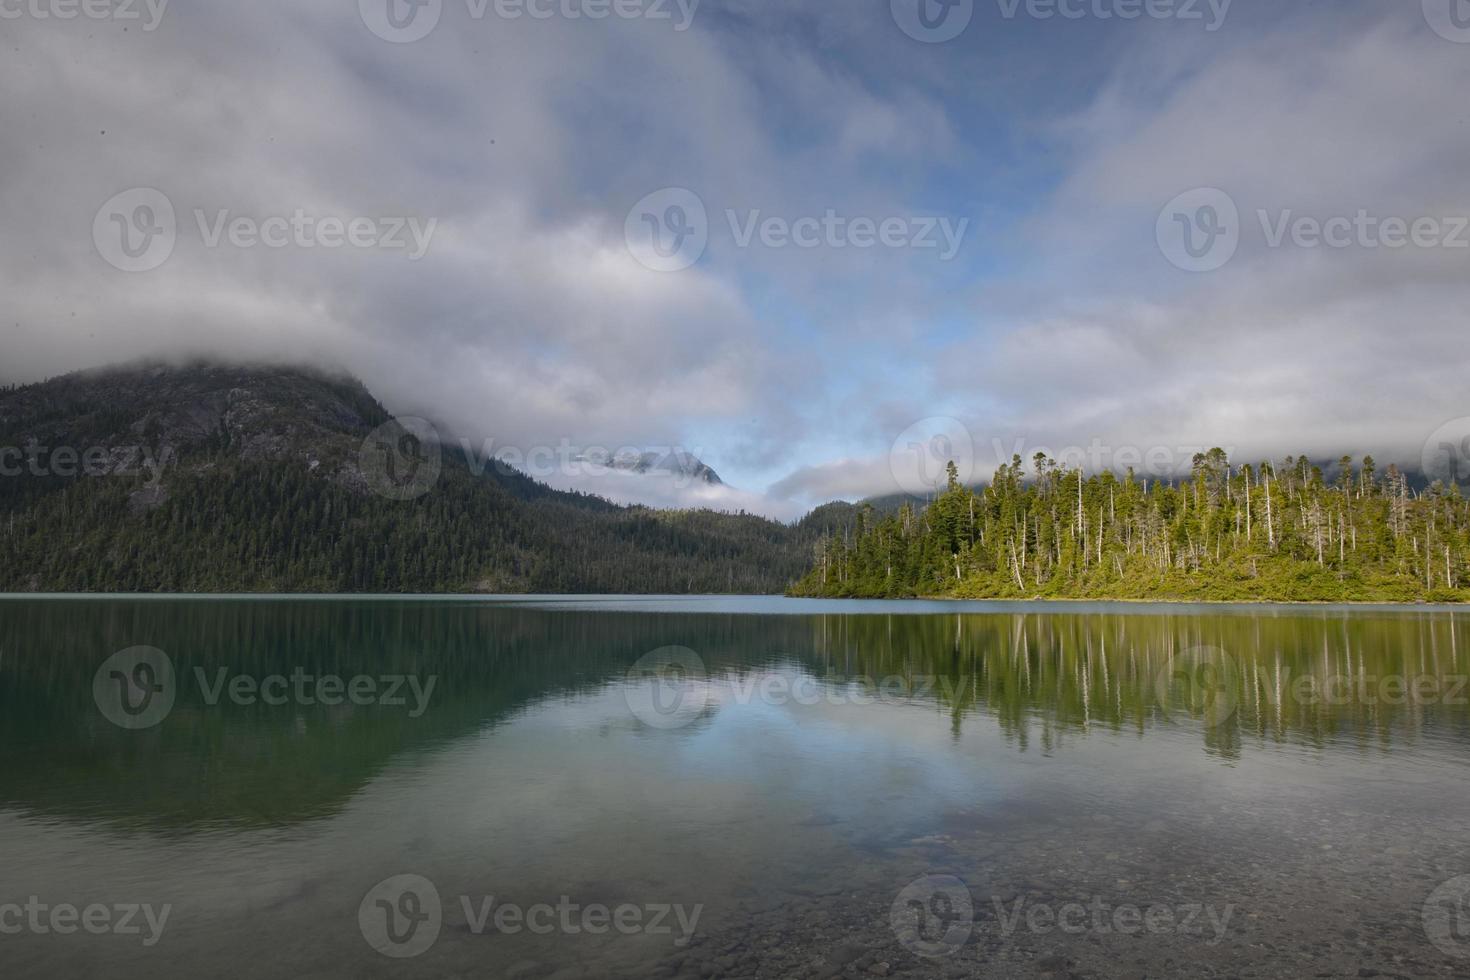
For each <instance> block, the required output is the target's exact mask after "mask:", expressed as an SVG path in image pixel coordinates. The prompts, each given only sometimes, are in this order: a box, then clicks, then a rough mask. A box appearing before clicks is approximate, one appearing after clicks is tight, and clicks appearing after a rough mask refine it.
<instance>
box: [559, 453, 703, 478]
mask: <svg viewBox="0 0 1470 980" xmlns="http://www.w3.org/2000/svg"><path fill="white" fill-rule="evenodd" d="M574 461H575V462H579V463H586V464H589V465H591V466H594V467H598V466H600V467H603V468H605V469H610V470H620V471H623V472H626V473H636V474H638V475H640V476H667V477H673V478H674V479H675V480H682V481H685V482H687V483H696V482H697V483H707V484H709V485H710V486H716V487H720V486H724V485H725V481H723V480H721V479H720V475H719V474H718V473H716V472H715V471H714V470H713V469H711V468H710V467H709V466H708V465H706V464H705V462H704V461H703V460H701V459H700V458H699V457H698V456H695V455H693V454H692V453H688V452H685V451H684V450H682V449H667V450H659V451H657V452H640V451H638V450H635V449H623V450H619V451H618V452H616V453H610V452H608V451H607V450H606V449H588V450H586V451H585V452H583V453H581V454H579V455H577V456H576V457H574Z"/></svg>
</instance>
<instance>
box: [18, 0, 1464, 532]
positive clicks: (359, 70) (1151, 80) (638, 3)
mask: <svg viewBox="0 0 1470 980" xmlns="http://www.w3.org/2000/svg"><path fill="white" fill-rule="evenodd" d="M0 44H3V49H4V58H0V89H3V91H4V92H5V93H6V95H7V97H6V98H5V99H3V100H0V208H3V212H4V214H5V215H6V220H5V221H4V222H3V223H0V284H3V307H0V381H4V382H26V381H34V380H40V379H42V378H45V377H49V376H54V375H57V374H62V373H65V372H68V371H73V370H78V369H83V368H90V367H96V366H100V365H105V364H110V363H115V362H120V361H129V360H135V359H138V358H154V357H165V358H182V357H195V356H208V357H215V358H223V359H230V360H243V361H265V362H270V363H310V364H317V365H323V366H327V367H331V368H340V369H342V370H345V371H349V372H351V373H353V374H355V375H357V376H358V377H360V378H361V379H362V380H363V381H364V382H365V383H366V384H367V385H368V386H369V387H370V388H371V389H372V390H373V392H374V393H375V394H377V395H378V396H379V398H380V399H382V400H383V401H384V403H385V404H386V405H387V406H388V408H389V409H390V410H391V411H393V412H394V413H396V414H400V415H405V416H417V417H423V418H427V419H431V420H432V421H433V422H434V424H435V426H436V427H437V428H438V429H440V430H441V432H442V433H443V434H444V435H445V436H446V438H447V439H449V440H451V441H458V440H468V442H469V444H470V445H472V446H473V447H475V448H476V449H477V450H478V451H485V450H486V449H487V448H488V449H490V450H492V451H494V452H496V453H499V452H502V451H506V450H509V451H510V452H511V453H512V455H519V456H521V457H522V458H530V457H538V458H541V459H547V458H552V459H555V460H558V462H555V463H553V464H551V465H548V466H545V467H543V468H542V469H541V470H540V471H537V470H533V475H536V476H538V477H540V478H543V479H546V480H547V481H548V482H550V483H553V484H554V485H562V486H569V487H578V488H582V489H592V490H596V491H598V492H603V493H606V494H608V495H609V496H613V497H615V498H618V499H624V500H638V501H642V502H648V503H655V504H661V505H675V506H713V507H718V508H724V509H735V508H744V509H747V510H752V511H757V512H760V513H764V514H768V515H771V516H774V517H778V518H781V519H793V518H795V517H798V516H800V515H801V514H802V513H804V512H805V511H806V510H808V509H810V508H811V507H812V506H814V505H817V504H820V503H822V502H824V501H827V500H831V499H837V498H844V499H857V498H860V497H863V496H867V495H872V494H884V493H892V492H895V491H897V490H909V491H911V492H912V491H914V490H922V489H924V487H925V486H926V485H927V484H928V483H929V482H932V480H933V479H934V478H935V474H936V472H937V464H938V461H939V460H941V459H948V458H955V459H956V460H957V461H958V463H959V466H960V469H961V472H962V475H963V476H965V477H966V478H967V479H972V480H975V481H983V480H985V479H987V478H988V477H989V476H990V474H991V472H992V471H993V469H994V467H995V465H996V463H997V460H998V459H999V460H1005V459H1009V457H1010V456H1011V455H1012V454H1013V453H1014V454H1017V455H1021V456H1022V457H1023V458H1025V459H1027V460H1029V459H1030V457H1031V455H1032V454H1033V453H1035V452H1037V451H1049V452H1050V453H1051V454H1052V455H1054V456H1060V457H1062V458H1063V460H1064V461H1065V462H1068V463H1070V464H1074V465H1081V466H1083V467H1084V468H1087V469H1089V470H1097V469H1100V468H1104V467H1111V468H1115V469H1122V468H1126V467H1127V466H1135V468H1136V469H1138V470H1139V471H1140V472H1142V473H1145V474H1150V473H1151V474H1153V475H1155V476H1163V475H1166V474H1167V473H1168V472H1171V471H1173V470H1177V469H1180V468H1183V467H1187V466H1188V462H1189V458H1190V457H1191V456H1192V455H1193V453H1194V452H1195V451H1198V450H1200V449H1205V448H1209V447H1213V446H1221V447H1224V448H1226V449H1228V450H1229V452H1230V453H1231V456H1232V458H1233V459H1236V460H1238V461H1247V460H1259V459H1265V458H1273V459H1280V458H1282V457H1284V456H1286V455H1289V454H1297V453H1308V454H1310V455H1312V456H1313V458H1317V459H1336V458H1337V457H1338V456H1340V455H1343V454H1345V453H1352V454H1358V455H1360V454H1362V453H1365V452H1372V453H1374V454H1375V455H1376V456H1378V458H1379V459H1380V461H1383V460H1398V461H1401V462H1404V463H1406V464H1416V463H1419V462H1420V461H1421V460H1425V459H1426V457H1428V456H1432V455H1434V454H1435V453H1449V454H1451V455H1455V454H1459V455H1458V456H1457V457H1456V458H1460V459H1464V460H1467V461H1470V419H1467V416H1470V403H1467V398H1466V390H1467V385H1466V373H1467V368H1470V344H1467V343H1466V340H1465V334H1466V329H1465V328H1466V322H1467V310H1470V229H1467V227H1466V226H1467V224H1470V221H1467V218H1466V216H1470V177H1467V171H1466V161H1467V160H1470V99H1467V98H1466V97H1465V93H1466V92H1470V2H1467V0H1422V2H1421V0H1391V2H1390V0H1361V2H1358V0H1334V2H1332V3H1296V2H1280V0H1234V2H1226V0H848V2H838V3H833V2H830V0H827V2H817V0H811V2H808V0H790V2H774V0H700V2H695V0H682V2H680V0H483V2H482V0H412V2H410V0H317V2H312V3H302V2H299V0H255V2H252V3H249V4H241V3H224V2H217V0H197V2H191V3H189V4H184V3H177V2H176V3H172V4H170V3H166V2H163V0H0ZM565 447H577V448H585V447H601V448H606V449H608V450H609V451H613V452H615V451H617V450H618V449H620V448H624V447H632V448H639V449H644V450H654V451H657V450H659V449H661V448H666V447H681V448H683V449H685V450H687V451H689V452H692V453H694V454H695V455H697V456H699V457H700V458H701V459H703V460H704V461H705V462H707V463H708V464H709V465H710V466H712V467H713V468H714V469H715V470H716V471H718V473H719V474H720V475H721V477H722V478H723V479H724V481H725V483H726V484H727V485H726V486H724V487H709V486H706V485H703V484H698V483H692V482H691V481H688V480H683V479H657V478H647V477H645V478H636V479H634V478H625V477H620V476H617V475H614V474H597V473H588V472H583V471H580V470H578V468H577V467H576V466H575V465H573V464H568V463H566V462H562V460H566V459H570V458H572V455H574V454H569V453H567V452H566V451H565ZM1380 465H1381V464H1380Z"/></svg>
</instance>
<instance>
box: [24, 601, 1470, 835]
mask: <svg viewBox="0 0 1470 980" xmlns="http://www.w3.org/2000/svg"><path fill="white" fill-rule="evenodd" d="M1465 625H1466V623H1465V622H1464V621H1461V620H1457V619H1456V618H1454V617H1452V616H1449V615H1445V614H1441V613H1430V612H1425V613H1395V614H1387V613H1373V612H1356V613H1351V614H1342V613H1339V612H1329V611H1290V612H1286V611H1276V610H1259V611H1253V612H1252V613H1251V614H1243V613H1218V614H1216V613H1207V614H1204V615H1195V614H1189V615H1177V616H1176V615H1167V614H1161V615H1145V614H1133V613H1124V614H1100V613H1095V612H1086V613H1084V612H1077V613H1071V612H1067V611H1062V612H1048V613H1044V614H1043V613H1034V612H1025V613H1015V614H1009V613H1008V614H986V615H974V614H961V615H923V616H918V615H851V616H848V615H823V616H752V615H729V614H684V613H677V614H657V615H650V614H647V613H638V612H616V613H615V612H592V611H587V612H583V611H568V610H541V609H535V608H525V607H521V608H510V607H506V606H503V605H485V604H477V603H469V602H455V601H439V600H424V601H408V602H399V601H393V602H387V601H385V602H373V601H332V600H312V601H276V600H252V601H209V602H192V601H182V602H181V601H172V600H146V601H137V600H89V601H85V602H83V601H71V600H66V601H47V600H25V601H7V602H4V603H0V803H3V804H9V805H13V806H16V807H19V808H22V809H24V810H27V811H34V812H42V813H55V814H61V815H69V816H73V817H77V816H84V817H86V818H88V819H105V820H108V821H110V822H114V823H118V824H123V825H128V824H135V825H140V826H141V825H144V824H147V825H149V826H154V827H160V828H165V829H166V828H174V829H184V828H202V827H207V826H209V825H212V824H219V825H227V826H239V825H259V826H273V825H283V824H292V823H297V822H300V821H303V820H307V819H311V818H313V817H316V816H321V815H323V814H328V813H331V812H334V811H335V810H337V809H339V808H340V807H341V806H342V805H343V804H344V803H345V802H346V801H347V800H348V799H349V798H350V797H351V796H352V795H353V794H354V793H355V792H357V791H358V790H359V789H361V787H362V786H364V785H365V784H366V783H367V782H368V781H370V780H371V779H373V778H374V777H375V776H377V775H378V774H379V773H381V772H382V771H383V769H384V768H385V767H386V766H387V765H388V764H389V763H390V762H391V761H392V760H393V759H395V758H398V757H401V756H403V754H404V753H410V752H424V751H427V750H430V749H432V748H434V747H436V746H438V745H441V744H444V743H446V742H448V741H451V740H454V739H458V738H462V737H464V736H465V735H467V734H472V733H474V732H476V731H478V730H480V729H482V728H485V727H486V726H493V725H496V724H500V723H502V722H503V721H505V720H506V719H507V718H508V717H511V716H513V715H514V714H515V713H516V712H518V711H521V710H523V709H525V708H526V707H527V706H530V705H534V704H536V703H538V702H541V701H547V700H555V699H559V698H566V697H575V696H578V695H583V694H593V693H597V692H600V691H603V690H605V689H606V688H607V686H608V685H609V684H610V683H620V682H621V681H622V680H623V679H624V677H625V674H626V671H627V670H628V668H629V667H630V666H631V665H632V664H634V663H635V662H636V661H637V660H638V659H639V658H640V657H642V656H643V655H644V654H646V653H648V652H649V651H651V650H655V649H657V648H660V647H666V646H686V647H689V648H691V649H693V650H695V651H697V652H698V653H699V655H700V656H701V657H702V658H703V659H704V661H705V662H706V663H707V664H708V665H709V666H710V669H711V671H712V672H714V673H717V674H719V673H723V672H727V671H733V672H735V673H737V674H746V675H749V674H751V673H755V672H760V671H763V670H767V669H771V668H773V667H779V666H781V665H788V666H789V665H790V664H792V663H793V661H794V662H795V663H797V664H799V665H800V666H801V667H802V668H803V669H805V670H807V671H809V672H810V673H811V674H812V675H814V676H815V677H818V678H821V679H823V680H834V681H841V680H843V679H849V680H851V679H858V678H861V679H869V680H873V681H878V680H882V679H885V678H903V679H906V682H907V686H908V689H909V690H910V691H912V692H913V694H912V695H911V696H913V697H915V698H919V699H930V700H932V701H934V702H936V703H940V704H943V705H945V706H946V708H947V709H948V711H949V712H950V714H951V717H952V725H953V727H954V731H955V732H956V734H958V732H959V730H960V728H961V726H962V725H963V724H964V723H966V722H967V721H969V720H970V719H971V718H972V717H973V716H975V715H981V716H986V715H988V716H993V717H994V718H995V719H996V720H997V722H998V723H999V724H1000V726H1001V728H1002V730H1003V731H1004V732H1005V733H1006V734H1007V736H1008V737H1009V738H1010V739H1011V740H1012V741H1013V742H1014V743H1015V744H1016V745H1017V747H1018V748H1020V749H1023V750H1024V749H1028V748H1030V747H1032V745H1033V744H1036V745H1038V746H1039V747H1040V748H1041V749H1042V750H1043V751H1053V750H1057V749H1059V748H1061V747H1064V745H1065V743H1066V741H1067V740H1068V739H1070V738H1076V737H1080V736H1083V735H1085V734H1086V733H1087V732H1089V731H1093V730H1096V729H1097V728H1098V727H1099V726H1101V727H1102V728H1104V729H1106V730H1109V731H1114V732H1123V731H1125V730H1127V731H1131V732H1134V733H1137V734H1139V735H1142V734H1143V733H1144V732H1146V731H1148V730H1150V729H1153V728H1158V727H1161V726H1192V728H1193V729H1197V730H1201V731H1202V736H1201V737H1202V738H1203V740H1204V744H1205V746H1206V748H1207V749H1208V750H1209V751H1212V752H1217V753H1219V754H1222V755H1225V756H1227V757H1229V756H1235V755H1237V754H1238V753H1239V752H1240V751H1241V748H1242V745H1243V744H1247V740H1249V739H1272V740H1275V741H1284V740H1288V739H1295V740H1299V741H1304V742H1306V743H1309V744H1321V743H1324V742H1326V741H1327V740H1328V739H1331V738H1335V737H1336V738H1347V737H1351V738H1355V739H1356V740H1357V742H1358V743H1359V744H1361V745H1363V746H1370V745H1374V744H1382V745H1387V744H1389V742H1390V739H1391V738H1392V739H1400V740H1402V739H1414V738H1416V737H1418V735H1419V733H1420V732H1421V731H1424V730H1428V729H1430V728H1437V729H1439V730H1445V729H1453V732H1454V734H1455V735H1457V736H1459V737H1466V738H1470V728H1467V725H1466V719H1467V716H1470V709H1467V708H1466V707H1465V706H1464V704H1463V699H1465V698H1470V691H1466V690H1463V689H1461V690H1459V691H1458V692H1452V691H1451V687H1450V684H1449V683H1448V681H1449V679H1451V678H1453V677H1455V676H1457V675H1459V676H1463V675H1464V674H1466V673H1467V672H1470V664H1467V663H1466V661H1465V659H1464V657H1463V655H1462V654H1461V651H1460V650H1459V646H1458V630H1460V629H1462V628H1463V627H1464V626H1465ZM137 645H149V646H155V647H158V648H160V649H162V650H164V651H166V652H167V653H168V654H169V656H170V657H171V658H172V659H173V662H174V666H175V669H176V672H177V674H178V676H179V678H180V686H179V696H178V699H177V702H176V705H175V707H174V710H173V712H172V713H171V714H170V715H169V717H168V718H167V719H166V720H165V721H164V723H163V724H162V725H160V726H159V727H157V728H155V729H152V730H149V731H144V732H125V731H122V730H121V729H118V728H115V727H113V726H112V725H111V724H110V723H108V722H107V721H106V720H105V719H104V718H103V717H102V716H101V714H100V713H99V711H98V710H97V707H96V705H95V704H94V702H93V701H92V678H93V674H94V672H95V671H96V669H97V667H98V666H99V665H100V664H101V663H102V661H103V660H105V659H106V658H107V657H108V656H109V655H110V654H112V653H114V652H116V651H118V650H121V649H123V648H125V647H130V646H137ZM1201 647H1213V648H1218V649H1219V650H1221V651H1225V652H1226V653H1228V654H1229V656H1230V658H1231V663H1233V664H1234V665H1235V667H1236V668H1237V669H1235V670H1234V671H1233V672H1229V673H1226V674H1224V675H1219V676H1223V677H1225V678H1226V679H1227V681H1228V683H1227V684H1226V685H1225V686H1226V687H1227V688H1228V691H1229V695H1230V699H1231V707H1232V709H1233V710H1231V711H1230V712H1228V713H1226V714H1224V716H1223V717H1214V718H1213V719H1212V720H1214V721H1215V722H1216V723H1215V724H1208V725H1207V724H1204V722H1205V721H1206V719H1207V718H1210V717H1212V716H1211V715H1210V712H1211V711H1212V710H1214V709H1215V708H1216V707H1217V705H1215V704H1214V703H1213V702H1212V701H1211V700H1210V697H1209V696H1203V697H1202V696H1200V692H1199V691H1193V692H1192V691H1191V690H1190V688H1189V684H1188V683H1187V682H1186V683H1180V682H1179V681H1178V678H1175V677H1174V672H1175V671H1176V669H1177V668H1179V667H1180V666H1181V665H1188V664H1190V663H1191V662H1192V661H1190V659H1189V658H1190V656H1191V654H1190V651H1194V650H1196V649H1198V648H1201ZM196 667H198V668H202V669H204V671H205V672H206V674H207V675H208V676H209V678H210V679H211V682H213V680H214V678H215V676H216V672H217V671H218V669H219V668H220V667H228V668H230V672H231V675H235V674H245V675H250V676H253V677H256V678H261V677H264V676H267V675H271V674H285V675H288V676H289V675H290V674H291V673H292V671H294V670H296V669H297V668H300V669H301V670H303V671H305V672H306V673H308V674H312V675H317V676H320V675H324V674H330V675H336V676H340V677H343V678H351V677H354V676H358V675H367V676H374V677H380V676H383V675H388V674H413V675H416V676H418V677H420V678H427V677H429V676H436V677H437V678H438V682H437V685H436V687H435V688H434V691H433V697H432V700H431V702H430V704H429V707H428V710H427V712H426V713H425V714H424V715H423V716H422V717H420V718H417V719H415V718H411V717H409V709H408V708H407V707H387V706H371V707H360V706H352V705H341V706H336V707H328V706H323V705H307V706H301V705H296V704H294V703H293V704H291V705H288V706H283V707H272V706H268V705H263V704H258V705H254V706H241V705H236V704H233V703H231V702H229V701H228V700H227V699H226V700H223V701H221V702H220V703H219V704H218V705H216V706H209V705H207V704H205V703H204V700H203V697H202V696H201V695H200V693H199V690H198V684H197V682H196V681H195V678H194V669H195V668H196ZM1161 675H1162V676H1163V677H1164V678H1165V680H1164V682H1163V683H1162V684H1161V683H1160V680H1159V678H1160V676H1161ZM1184 676H1185V678H1186V681H1187V680H1188V679H1189V678H1190V677H1191V676H1192V675H1190V674H1189V673H1188V672H1185V675H1184ZM1215 676H1216V675H1212V676H1211V677H1210V678H1206V682H1205V683H1206V686H1207V685H1208V684H1210V683H1215V680H1214V677H1215ZM1389 676H1401V677H1410V678H1413V677H1420V676H1431V677H1435V678H1440V679H1442V680H1445V681H1446V682H1447V683H1446V684H1445V685H1443V686H1442V687H1441V688H1440V690H1441V691H1442V692H1443V693H1444V694H1446V695H1448V694H1450V693H1458V695H1459V696H1460V698H1461V699H1462V702H1461V703H1460V704H1444V703H1428V704H1416V703H1405V704H1391V703H1387V702H1386V701H1384V700H1383V699H1378V700H1377V701H1376V703H1369V701H1368V700H1366V699H1364V698H1363V697H1362V696H1361V694H1362V689H1361V684H1360V683H1359V682H1360V681H1361V680H1362V679H1363V678H1382V677H1389ZM1303 677H1310V678H1313V679H1314V682H1315V683H1317V684H1318V685H1319V687H1318V690H1321V691H1326V690H1329V685H1331V684H1334V683H1336V684H1338V692H1339V693H1343V692H1345V695H1344V696H1342V697H1339V698H1336V699H1334V700H1333V701H1332V702H1331V703H1327V702H1315V703H1314V702H1307V701H1303V700H1301V699H1299V698H1297V697H1295V696H1294V689H1293V687H1292V684H1293V683H1294V682H1295V681H1297V680H1299V679H1300V678H1303ZM1374 690H1376V688H1374ZM1205 694H1206V695H1209V691H1208V690H1206V691H1205ZM1441 701H1443V698H1441ZM854 710H861V709H854ZM627 722H628V724H629V725H636V724H637V722H636V720H635V719H634V718H633V717H632V715H631V713H630V714H629V717H628V719H627Z"/></svg>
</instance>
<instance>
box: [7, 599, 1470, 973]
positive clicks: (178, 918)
mask: <svg viewBox="0 0 1470 980" xmlns="http://www.w3.org/2000/svg"><path fill="white" fill-rule="evenodd" d="M1467 676H1470V615H1466V614H1464V613H1459V612H1452V611H1449V610H1443V609H1432V608H1413V609H1400V608H1376V607H1375V608H1369V607H1363V608H1354V609H1345V608H1307V607H1291V608H1288V607H1209V608H1203V607H1185V606H1172V607H1155V606H1108V605H1036V604H998V603H991V604H985V603H964V604H949V603H883V602H855V603H839V602H816V601H798V600H785V599H652V600H650V599H632V598H629V599H607V598H596V599H539V598H532V599H515V600H511V599H490V600H481V599H476V600H446V599H354V600H344V599H256V598H240V599H230V598H223V599H163V598H147V599H132V598H107V599H81V598H10V599H0V869H3V874H0V975H3V976H5V977H62V976H94V975H95V976H108V977H124V978H127V977H150V978H151V977H159V976H174V975H177V976H215V977H278V976H303V977H329V976H353V977H409V978H412V977H441V976H465V977H470V976H474V977H520V978H533V977H552V976H555V977H558V978H562V977H604V976H639V977H642V976H655V977H682V976H688V977H708V976H771V977H778V976H779V977H784V976H811V977H831V976H863V977H867V976H885V975H886V976H899V975H911V976H954V977H963V976H982V975H983V976H1035V975H1054V976H1068V975H1070V974H1080V975H1093V976H1137V977H1143V976H1184V975H1195V976H1246V977H1302V976H1314V975H1315V976H1373V975H1379V974H1381V975H1385V976H1394V975H1397V976H1425V975H1430V976H1440V975H1442V976H1455V975H1458V976H1465V975H1467V974H1470V901H1467V896H1470V878H1461V876H1464V875H1470V690H1467V689H1466V687H1465V682H1466V678H1467Z"/></svg>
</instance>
